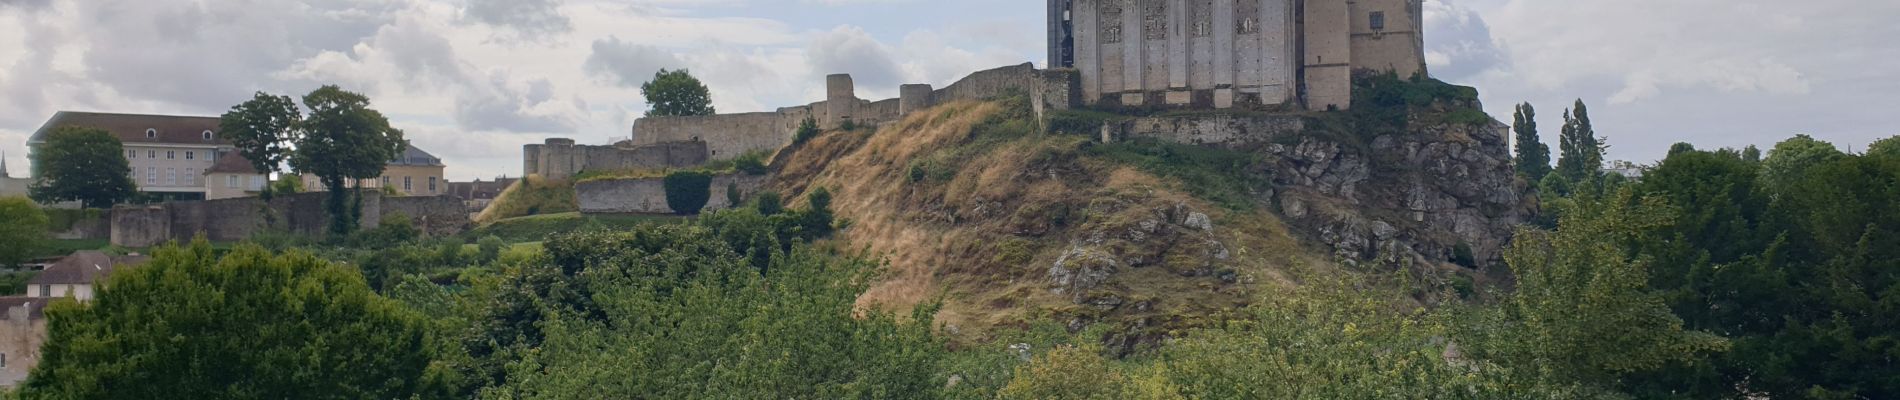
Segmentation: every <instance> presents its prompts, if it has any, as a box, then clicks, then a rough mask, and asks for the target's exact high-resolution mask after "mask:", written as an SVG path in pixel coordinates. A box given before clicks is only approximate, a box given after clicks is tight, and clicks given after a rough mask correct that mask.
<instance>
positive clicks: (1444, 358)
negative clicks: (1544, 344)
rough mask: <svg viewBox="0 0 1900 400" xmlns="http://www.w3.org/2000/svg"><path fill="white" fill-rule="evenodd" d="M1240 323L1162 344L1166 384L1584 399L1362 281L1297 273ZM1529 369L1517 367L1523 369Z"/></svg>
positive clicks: (1230, 392) (1225, 393)
mask: <svg viewBox="0 0 1900 400" xmlns="http://www.w3.org/2000/svg"><path fill="white" fill-rule="evenodd" d="M1302 274H1304V276H1302V277H1301V279H1300V280H1301V281H1302V282H1301V284H1300V286H1299V287H1295V288H1291V289H1290V290H1288V291H1285V292H1281V293H1276V294H1274V295H1271V296H1262V297H1261V299H1260V303H1257V304H1255V305H1253V306H1249V307H1248V308H1247V309H1245V310H1243V311H1242V312H1241V314H1240V317H1241V318H1236V319H1235V320H1232V321H1227V322H1224V323H1223V324H1222V325H1221V326H1218V327H1217V328H1210V329H1202V330H1197V331H1194V332H1191V333H1190V334H1188V335H1186V337H1185V338H1183V339H1180V340H1178V341H1177V342H1175V343H1173V344H1171V345H1169V346H1166V347H1163V348H1162V349H1161V351H1160V353H1161V354H1160V356H1159V359H1160V361H1161V362H1162V363H1164V364H1165V366H1166V370H1167V371H1168V376H1169V377H1170V379H1171V381H1172V383H1173V384H1174V385H1177V386H1178V387H1179V389H1180V393H1181V394H1183V395H1185V397H1187V398H1196V399H1444V398H1477V399H1524V398H1588V397H1593V396H1588V395H1586V393H1587V392H1586V391H1583V390H1582V389H1581V388H1580V387H1577V386H1575V385H1574V384H1570V383H1567V382H1554V383H1553V382H1539V381H1536V380H1533V379H1526V378H1522V376H1523V374H1519V373H1517V372H1516V371H1514V370H1513V369H1510V368H1507V367H1508V366H1507V365H1498V364H1493V363H1490V362H1488V361H1487V360H1483V359H1476V358H1471V357H1467V356H1464V355H1462V354H1460V350H1459V349H1458V348H1459V346H1460V345H1457V344H1453V343H1452V342H1451V341H1448V340H1446V338H1447V337H1449V336H1450V335H1451V333H1452V330H1451V329H1450V326H1449V325H1448V324H1447V323H1448V322H1449V321H1447V320H1445V319H1444V318H1441V317H1440V316H1438V315H1434V314H1432V313H1430V312H1427V311H1425V310H1423V309H1418V308H1416V307H1415V306H1408V305H1404V304H1401V303H1399V301H1400V299H1401V298H1403V297H1404V295H1403V294H1402V293H1401V292H1399V291H1398V290H1395V289H1393V288H1391V287H1387V286H1379V285H1375V284H1371V283H1370V282H1368V281H1365V280H1364V279H1363V278H1356V277H1351V276H1338V275H1322V274H1317V273H1312V272H1302ZM1534 365H1535V364H1525V367H1526V368H1528V367H1531V366H1534Z"/></svg>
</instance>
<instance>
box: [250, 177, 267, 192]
mask: <svg viewBox="0 0 1900 400" xmlns="http://www.w3.org/2000/svg"><path fill="white" fill-rule="evenodd" d="M263 189H264V177H263V176H259V175H251V190H263Z"/></svg>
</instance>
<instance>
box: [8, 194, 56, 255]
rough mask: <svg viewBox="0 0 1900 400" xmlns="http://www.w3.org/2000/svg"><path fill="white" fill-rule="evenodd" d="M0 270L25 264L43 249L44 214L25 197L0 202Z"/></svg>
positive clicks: (44, 233) (44, 241) (44, 234)
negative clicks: (1, 267)
mask: <svg viewBox="0 0 1900 400" xmlns="http://www.w3.org/2000/svg"><path fill="white" fill-rule="evenodd" d="M0 221H6V222H0V243H4V245H0V266H14V265H19V263H21V262H25V261H26V259H27V258H29V257H32V255H33V253H36V252H38V251H39V250H40V247H42V246H45V244H46V240H47V237H46V236H47V235H46V225H47V218H46V213H45V212H42V211H40V206H39V205H35V204H33V201H32V200H27V199H26V198H25V197H6V198H0Z"/></svg>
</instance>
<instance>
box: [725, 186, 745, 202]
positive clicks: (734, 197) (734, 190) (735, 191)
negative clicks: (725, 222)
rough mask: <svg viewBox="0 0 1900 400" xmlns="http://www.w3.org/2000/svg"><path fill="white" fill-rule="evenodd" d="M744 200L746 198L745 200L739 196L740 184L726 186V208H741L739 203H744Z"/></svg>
mask: <svg viewBox="0 0 1900 400" xmlns="http://www.w3.org/2000/svg"><path fill="white" fill-rule="evenodd" d="M744 200H745V198H743V197H741V196H740V195H739V183H738V182H733V183H727V184H726V208H735V207H738V206H739V202H740V201H744Z"/></svg>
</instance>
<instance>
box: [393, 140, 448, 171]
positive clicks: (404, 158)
mask: <svg viewBox="0 0 1900 400" xmlns="http://www.w3.org/2000/svg"><path fill="white" fill-rule="evenodd" d="M389 165H418V166H441V165H442V159H440V158H436V157H435V155H434V154H429V152H426V151H422V149H418V148H416V146H415V145H413V144H411V145H409V147H407V148H404V149H403V150H402V155H401V156H399V157H397V158H396V159H394V160H389Z"/></svg>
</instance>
